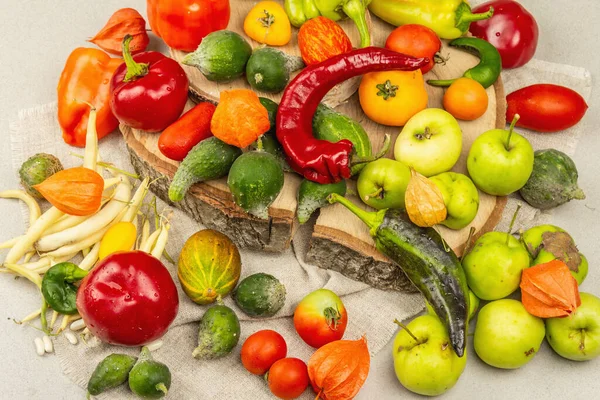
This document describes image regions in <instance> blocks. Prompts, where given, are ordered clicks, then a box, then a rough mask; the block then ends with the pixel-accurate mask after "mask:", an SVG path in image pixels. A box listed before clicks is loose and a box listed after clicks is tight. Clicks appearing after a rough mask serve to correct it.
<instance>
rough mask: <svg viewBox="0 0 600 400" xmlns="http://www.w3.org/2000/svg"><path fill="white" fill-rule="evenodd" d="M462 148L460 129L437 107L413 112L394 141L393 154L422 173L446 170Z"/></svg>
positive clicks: (433, 173)
mask: <svg viewBox="0 0 600 400" xmlns="http://www.w3.org/2000/svg"><path fill="white" fill-rule="evenodd" d="M461 151H462V131H461V130H460V126H459V125H458V122H457V121H456V119H455V118H454V117H453V116H452V115H451V114H450V113H449V112H447V111H444V110H442V109H440V108H426V109H425V110H423V111H420V112H418V113H416V114H415V115H413V117H412V118H411V119H409V120H408V122H407V123H406V125H404V128H403V129H402V131H401V132H400V135H399V136H398V139H396V143H395V145H394V158H396V160H398V161H400V162H403V163H404V164H406V165H408V166H409V167H411V168H413V169H414V170H415V171H417V172H418V173H420V174H422V175H425V176H428V177H429V176H433V175H437V174H440V173H442V172H446V171H450V170H451V169H452V167H454V164H456V162H457V161H458V158H459V157H460V153H461Z"/></svg>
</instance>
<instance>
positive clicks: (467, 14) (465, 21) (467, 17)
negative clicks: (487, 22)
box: [456, 7, 494, 27]
mask: <svg viewBox="0 0 600 400" xmlns="http://www.w3.org/2000/svg"><path fill="white" fill-rule="evenodd" d="M492 15H494V7H490V9H489V10H487V11H486V12H483V13H477V14H473V13H472V12H471V9H470V8H469V9H468V10H467V11H464V12H463V13H461V14H460V16H459V17H458V20H457V21H456V26H457V27H458V26H463V25H467V26H468V25H469V24H471V22H475V21H481V20H484V19H488V18H491V17H492Z"/></svg>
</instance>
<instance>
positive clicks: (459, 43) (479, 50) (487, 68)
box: [427, 37, 502, 89]
mask: <svg viewBox="0 0 600 400" xmlns="http://www.w3.org/2000/svg"><path fill="white" fill-rule="evenodd" d="M449 44H450V46H452V47H458V48H461V49H464V50H467V51H470V52H474V53H476V54H478V55H479V59H480V61H479V64H477V65H476V66H474V67H473V68H471V69H468V70H467V71H466V72H465V73H464V74H463V76H464V77H465V78H470V79H473V80H476V81H477V82H479V83H481V86H483V87H484V88H486V89H487V88H488V87H490V86H492V85H493V84H494V83H495V82H496V81H497V80H498V77H499V76H500V73H501V72H502V58H501V57H500V53H499V52H498V50H497V49H496V48H495V47H494V45H493V44H490V43H489V42H487V41H485V40H483V39H479V38H474V37H462V38H458V39H455V40H453V41H451V42H450V43H449ZM455 80H456V79H446V80H428V81H427V83H428V84H430V85H432V86H442V87H446V86H450V85H451V84H452V83H453V82H454V81H455Z"/></svg>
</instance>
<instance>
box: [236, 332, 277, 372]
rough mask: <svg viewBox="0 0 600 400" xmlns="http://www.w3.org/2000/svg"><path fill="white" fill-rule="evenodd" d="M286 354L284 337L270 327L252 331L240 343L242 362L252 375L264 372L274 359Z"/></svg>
mask: <svg viewBox="0 0 600 400" xmlns="http://www.w3.org/2000/svg"><path fill="white" fill-rule="evenodd" d="M286 355H287V344H286V343H285V339H284V338H283V336H281V335H280V334H279V333H277V332H275V331H272V330H270V329H265V330H262V331H258V332H256V333H253V334H252V335H250V336H249V337H248V339H246V341H245V342H244V344H243V345H242V353H241V356H242V364H244V367H245V368H246V369H247V370H248V371H249V372H251V373H253V374H254V375H263V374H265V373H266V372H267V371H268V370H269V368H271V365H273V363H275V361H277V360H281V359H282V358H284V357H285V356H286Z"/></svg>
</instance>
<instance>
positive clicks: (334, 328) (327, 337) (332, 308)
mask: <svg viewBox="0 0 600 400" xmlns="http://www.w3.org/2000/svg"><path fill="white" fill-rule="evenodd" d="M347 324H348V314H347V313H346V308H345V307H344V303H342V300H340V298H339V297H338V296H337V295H336V294H335V293H333V292H332V291H331V290H328V289H318V290H315V291H314V292H312V293H310V294H309V295H307V296H306V297H305V298H303V299H302V301H300V303H299V304H298V306H297V307H296V311H294V327H295V328H296V332H298V335H300V337H301V338H302V340H304V341H305V342H306V344H308V345H309V346H312V347H314V348H319V347H321V346H323V345H325V344H327V343H329V342H333V341H335V340H340V339H341V338H342V337H343V336H344V332H345V331H346V325H347Z"/></svg>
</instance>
